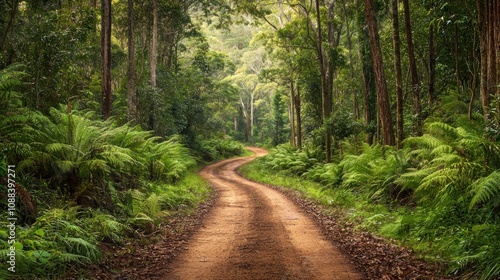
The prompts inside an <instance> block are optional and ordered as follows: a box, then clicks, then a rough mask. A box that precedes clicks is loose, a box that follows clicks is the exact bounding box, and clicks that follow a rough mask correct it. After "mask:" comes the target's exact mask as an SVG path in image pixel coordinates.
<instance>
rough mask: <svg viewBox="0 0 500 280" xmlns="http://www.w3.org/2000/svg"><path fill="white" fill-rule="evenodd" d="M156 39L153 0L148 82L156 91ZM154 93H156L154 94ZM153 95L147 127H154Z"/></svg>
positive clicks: (155, 3)
mask: <svg viewBox="0 0 500 280" xmlns="http://www.w3.org/2000/svg"><path fill="white" fill-rule="evenodd" d="M157 40H158V0H153V28H152V36H151V50H150V63H149V66H150V83H151V86H152V87H153V91H154V92H156V64H157V59H158V54H157ZM154 95H156V94H154ZM155 98H156V96H153V97H152V98H151V100H150V101H149V102H150V103H149V129H150V130H154V129H155V115H154V112H155V102H154V99H155Z"/></svg>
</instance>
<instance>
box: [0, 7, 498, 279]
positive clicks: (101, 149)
mask: <svg viewBox="0 0 500 280" xmlns="http://www.w3.org/2000/svg"><path fill="white" fill-rule="evenodd" d="M0 10H1V13H0V111H1V114H0V131H1V136H0V149H1V151H2V152H1V157H0V161H1V162H2V164H3V165H7V164H9V165H13V164H14V165H16V172H17V173H18V176H19V177H20V178H21V179H19V180H18V182H17V183H18V184H17V185H16V187H15V188H16V192H17V194H18V197H19V198H18V202H17V203H18V205H17V206H18V207H19V209H20V212H19V215H20V216H19V223H22V224H25V225H27V226H28V227H27V228H28V229H27V230H26V231H25V233H24V234H25V235H26V236H27V237H26V239H29V240H40V239H43V238H44V237H45V231H47V230H50V229H53V227H54V226H55V225H54V224H51V221H55V220H56V219H55V217H56V216H57V217H62V216H64V215H63V213H60V212H57V211H55V210H54V211H45V212H43V213H39V212H38V209H51V208H52V207H55V206H58V207H68V205H69V204H71V205H73V206H74V205H77V207H90V208H91V209H100V210H98V211H99V212H93V214H89V219H90V218H92V217H94V218H95V217H98V218H99V217H100V219H101V220H102V221H104V222H103V223H107V225H108V229H109V230H108V232H107V234H104V235H102V236H99V237H97V238H96V237H93V238H94V239H99V240H104V239H107V240H115V241H116V240H118V239H119V238H118V237H117V235H116V234H118V233H120V232H123V231H125V228H126V227H128V226H129V225H125V223H123V225H122V224H119V223H118V221H117V220H116V219H115V218H113V216H108V214H109V215H111V214H113V215H117V216H119V215H122V216H123V215H128V216H130V217H133V221H132V222H130V225H132V226H137V227H140V226H142V227H146V228H147V227H148V226H149V222H152V221H154V220H155V217H153V216H154V214H155V212H154V211H150V212H149V213H146V212H145V211H146V210H144V211H143V210H141V207H142V206H144V205H145V204H147V203H150V204H153V203H154V202H153V201H154V200H155V199H159V200H158V201H160V200H161V199H160V197H164V198H162V199H166V200H168V199H170V198H168V197H169V196H172V195H175V196H177V197H179V200H182V196H183V195H186V193H183V194H178V193H176V194H173V193H174V192H175V191H174V190H170V189H168V190H167V191H165V190H160V189H161V188H160V187H159V185H161V184H176V183H179V182H182V180H183V178H185V177H189V176H187V175H186V176H185V174H187V173H188V170H189V169H190V168H191V167H192V166H194V165H195V163H196V162H197V161H198V162H200V161H201V160H214V159H217V158H220V157H224V156H231V155H234V154H238V153H240V152H241V146H240V145H239V144H237V143H235V142H233V141H232V140H231V139H234V140H237V141H241V142H245V143H253V144H261V145H264V146H269V147H270V146H276V145H279V144H283V143H289V145H290V146H292V147H293V149H292V150H294V151H295V149H300V150H299V151H302V152H297V153H299V154H298V155H297V154H294V155H293V156H294V157H297V158H298V160H297V161H294V162H296V163H297V162H298V163H299V165H300V167H301V168H304V170H303V171H304V172H305V171H306V169H309V168H313V169H311V170H312V171H314V172H320V171H325V172H327V171H326V169H324V168H329V167H328V166H330V165H328V164H329V163H332V164H334V165H335V164H340V163H341V162H343V161H344V160H346V159H347V160H349V159H351V161H354V159H353V157H355V156H359V157H363V156H365V157H366V158H365V160H366V161H367V162H368V161H371V160H375V158H378V156H380V158H384V157H385V152H381V154H380V155H379V154H378V153H379V152H380V150H378V149H387V150H390V151H391V153H392V154H391V156H394V157H396V158H395V160H402V161H404V164H402V165H401V166H402V167H404V168H403V169H402V170H399V169H398V170H396V169H393V170H392V171H394V172H395V173H391V174H392V175H394V174H398V175H397V176H396V177H394V178H392V177H391V178H392V179H391V181H390V186H391V188H393V189H391V190H388V189H383V192H387V193H386V195H387V196H388V197H391V195H392V196H396V198H395V199H396V200H397V199H399V198H401V197H399V198H398V195H399V194H405V195H404V196H405V199H404V201H405V202H408V201H411V204H412V205H427V204H426V203H431V201H433V202H434V203H436V204H437V205H447V206H446V207H457V208H460V209H461V210H460V211H465V212H467V211H468V209H469V211H476V212H475V213H476V214H477V217H480V218H479V220H480V221H481V224H485V225H489V224H493V225H494V226H492V227H488V229H486V228H484V230H485V231H488V232H489V233H492V234H493V236H494V234H498V232H500V231H499V229H498V227H499V226H498V224H499V220H498V219H499V218H498V216H497V214H493V213H495V212H496V211H498V209H499V207H500V187H499V186H500V176H499V172H500V171H499V169H500V144H499V141H500V86H499V85H500V1H499V0H476V1H472V0H458V1H444V0H417V1H409V0H401V1H398V0H364V1H362V0H310V1H305V0H293V1H292V0H290V1H287V0H278V1H262V0H259V1H256V0H244V1H230V0H189V1H181V0H147V1H136V0H127V1H125V0H113V1H112V0H101V1H97V0H72V1H69V0H68V1H62V0H58V1H54V0H26V1H21V0H3V1H1V2H0ZM368 147H371V148H368ZM380 147H384V148H380ZM398 150H400V151H401V150H404V151H405V152H398ZM287 151H288V150H287ZM384 151H385V150H384ZM288 152H290V151H288ZM290 153H291V152H290ZM398 153H401V154H398ZM403 153H404V156H406V158H400V156H401V157H403ZM292 154H293V153H292ZM397 155H400V156H397ZM301 157H302V158H303V157H307V158H308V160H305V161H300V159H301ZM312 158H314V160H311V159H312ZM405 159H406V160H405ZM384 160H386V158H384ZM316 163H318V164H319V165H316ZM324 163H326V164H327V165H324ZM386 163H387V162H386ZM345 164H348V163H345ZM292 165H293V164H291V165H290V166H292ZM341 165H342V164H341ZM354 165H356V164H354ZM335 166H336V167H334V168H333V167H332V168H333V169H335V170H336V171H335V172H337V171H338V172H340V171H339V169H338V168H340V167H338V166H337V165H335ZM339 166H340V165H339ZM386 167H387V169H386V170H389V169H390V167H388V166H386ZM1 168H2V169H1V170H2V178H1V179H0V180H1V181H0V182H1V185H2V188H3V189H5V190H7V185H8V184H7V181H6V178H7V175H4V174H7V172H8V171H7V169H6V168H4V167H1ZM322 168H323V169H322ZM345 168H346V170H347V167H345ZM333 169H332V170H333ZM340 169H341V168H340ZM311 170H309V171H308V172H309V173H308V174H310V172H312V171H311ZM376 171H377V170H375V171H374V170H371V171H370V172H376ZM379 171H380V172H381V173H380V174H378V173H377V174H372V173H369V174H371V176H373V177H372V178H378V179H380V180H378V179H373V181H376V182H378V183H380V184H381V185H384V186H386V187H387V186H388V185H387V184H388V181H383V180H382V179H381V178H385V179H387V178H386V177H384V176H385V175H384V176H382V175H381V174H382V173H383V171H382V170H379ZM329 172H330V173H329V174H330V175H331V173H332V172H333V173H335V172H334V171H329ZM366 172H369V171H366ZM446 172H448V173H446ZM339 174H340V173H338V174H337V175H338V176H340V175H339ZM465 174H467V175H465ZM459 175H460V176H459ZM311 176H312V175H311ZM318 176H319V175H318ZM325 176H326V175H325ZM338 176H337V177H335V178H334V179H332V180H333V181H335V180H336V182H338V180H341V179H342V178H341V176H340V177H338ZM353 176H354V175H353ZM377 176H379V177H377ZM464 176H465V177H464ZM322 178H324V177H322ZM343 180H347V181H349V180H351V181H349V182H351V185H350V186H358V185H360V184H361V183H360V182H359V177H356V178H351V177H349V176H347V177H344V178H343ZM356 180H358V181H356ZM366 180H368V178H367V179H366ZM377 180H378V181H377ZM4 181H5V182H4ZM333 181H330V182H329V183H328V184H330V183H331V185H335V184H334V183H332V182H333ZM160 182H161V183H160ZM365 183H366V182H365ZM347 185H349V184H347ZM387 188H388V187H387ZM202 192H203V191H200V193H202ZM395 193H399V194H398V195H395ZM444 193H446V194H447V195H448V196H446V199H448V200H446V199H445V198H444V197H445V196H444ZM48 194H51V195H53V196H55V197H61V198H64V199H62V200H61V201H63V200H64V201H66V202H68V204H65V203H62V202H57V199H55V198H52V199H50V198H49V197H50V195H48ZM200 195H201V194H200ZM203 195H206V194H203ZM378 195H380V193H378ZM435 197H438V198H435ZM439 197H441V198H442V200H440V201H439ZM457 198H459V199H458V200H457V201H455V202H456V203H457V204H454V203H452V202H451V201H452V200H455V199H457ZM436 199H437V200H438V201H436ZM445 200H446V203H445V202H443V201H445ZM5 201H6V199H5ZM400 202H401V201H400ZM424 202H425V203H424ZM2 203H3V202H2ZM141 203H142V204H141ZM172 203H173V202H172ZM179 203H181V202H179ZM420 203H422V204H420ZM447 203H448V204H447ZM167 204H168V203H167ZM431 204H432V203H431ZM2 205H3V204H2ZM36 205H38V206H36ZM140 205H142V206H140ZM172 205H173V204H172ZM172 205H170V206H168V207H174V206H172ZM433 205H435V204H433ZM42 206H43V207H42ZM158 207H159V208H158V209H162V208H161V207H160V206H158ZM168 207H167V208H168ZM71 209H74V208H71ZM79 209H80V208H79ZM148 209H149V208H148ZM74 211H76V212H77V210H74ZM78 211H79V210H78ZM96 211H97V210H96ZM100 211H103V212H100ZM443 211H444V210H443ZM76 212H75V215H77V214H76ZM68 213H69V214H68V215H70V214H71V211H69V212H68ZM139 213H142V214H144V215H145V216H146V217H145V216H140V215H138V214H139ZM443 213H445V212H443ZM446 213H448V212H446ZM146 214H147V215H146ZM2 215H4V214H2ZM5 215H6V214H5ZM443 215H444V214H443ZM464 215H466V214H464ZM467 215H468V214H467ZM470 215H472V214H470ZM40 217H43V219H42V220H44V221H45V222H38V221H41V219H40ZM75 217H76V216H75ZM51 219H52V220H51ZM65 219H68V221H67V223H68V224H69V223H71V222H70V221H69V219H70V216H65ZM95 219H97V218H95ZM3 220H5V219H3ZM87 222H88V223H90V222H91V220H88V221H87ZM74 226H75V227H85V226H86V225H85V224H78V225H76V224H75V225H74ZM92 226H93V227H99V226H102V224H101V225H97V224H93V225H92ZM75 227H69V226H68V228H65V229H64V230H60V233H61V234H60V237H58V238H60V239H57V238H54V239H52V240H47V239H43V242H46V243H43V242H42V241H37V242H41V243H40V244H38V245H33V244H31V243H30V244H27V243H26V244H23V245H24V252H25V255H24V258H25V259H26V260H31V261H34V262H38V263H40V262H41V261H40V260H45V259H48V258H51V257H54V256H56V255H57V254H56V253H55V252H56V251H57V250H63V249H60V248H59V247H58V246H57V245H56V243H58V242H59V243H60V242H62V241H61V240H63V241H65V242H73V243H75V244H76V243H78V242H80V243H79V244H80V247H78V250H75V251H71V252H67V253H68V254H67V255H63V257H61V259H60V260H61V261H62V262H64V261H67V262H71V261H82V260H83V258H86V259H89V260H97V259H99V257H98V253H97V249H96V248H95V247H92V246H91V244H89V243H84V242H83V241H84V240H83V239H82V240H73V239H72V240H69V241H68V240H67V239H64V238H67V236H70V235H71V234H74V233H75V232H77V231H78V230H75ZM29 228H31V229H32V230H30V229H29ZM2 234H3V233H2ZM64 236H66V237H64ZM30 238H31V239H30ZM89 238H90V237H89ZM42 243H43V244H42ZM485 246H486V245H485ZM495 246H498V244H496V245H495ZM41 248H45V249H43V250H42V249H41ZM47 248H50V249H47ZM75 248H76V247H75ZM492 248H493V249H494V248H497V249H498V248H499V247H494V246H493V247H491V248H489V249H484V250H483V251H480V252H476V251H474V252H476V253H477V254H482V253H481V252H486V253H484V255H488V254H492V253H491V252H492V251H491V250H493V249H492ZM20 250H22V248H21V249H20ZM51 250H52V251H51ZM2 252H3V251H2ZM5 252H7V251H5ZM34 252H35V253H34ZM43 252H47V254H49V253H50V254H49V255H44V253H43ZM65 252H66V251H65ZM58 256H61V255H58ZM78 256H79V257H78ZM488 256H489V255H488ZM476 257H477V258H480V257H481V256H479V255H476ZM471 258H472V257H471ZM496 260H497V261H498V256H497V258H496ZM469 263H474V260H473V259H471V260H469V262H466V263H465V264H464V265H463V267H462V268H463V269H467V268H469V265H470V264H469ZM26 264H29V262H28V261H26ZM44 265H46V264H45V263H44ZM47 266H48V265H47ZM471 266H472V265H471ZM26 267H29V265H27V266H26ZM485 267H489V268H490V270H489V271H490V272H491V273H493V274H492V275H494V274H495V273H496V274H497V275H498V273H499V272H500V266H499V265H498V264H496V265H495V264H491V265H490V264H488V265H485V266H484V267H483V268H485ZM46 268H47V267H45V268H42V270H43V269H46ZM52 268H54V267H52ZM0 275H1V274H0Z"/></svg>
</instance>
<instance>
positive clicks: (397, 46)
mask: <svg viewBox="0 0 500 280" xmlns="http://www.w3.org/2000/svg"><path fill="white" fill-rule="evenodd" d="M391 12H392V32H393V37H392V41H393V45H394V71H395V73H396V138H397V139H396V146H397V147H398V148H401V141H403V139H404V135H403V131H404V130H403V86H402V84H403V77H402V76H403V75H402V71H401V40H400V39H399V13H398V0H392V9H391Z"/></svg>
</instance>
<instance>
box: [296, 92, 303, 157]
mask: <svg viewBox="0 0 500 280" xmlns="http://www.w3.org/2000/svg"><path fill="white" fill-rule="evenodd" d="M294 104H295V110H296V112H295V117H296V119H297V131H296V133H295V134H296V137H297V147H299V148H302V119H301V117H300V91H299V85H298V84H297V94H296V95H295V102H294Z"/></svg>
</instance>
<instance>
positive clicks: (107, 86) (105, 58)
mask: <svg viewBox="0 0 500 280" xmlns="http://www.w3.org/2000/svg"><path fill="white" fill-rule="evenodd" d="M101 9H102V21H101V55H102V86H101V90H102V116H103V118H104V119H105V120H106V119H108V118H109V117H110V115H111V0H102V1H101Z"/></svg>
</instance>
